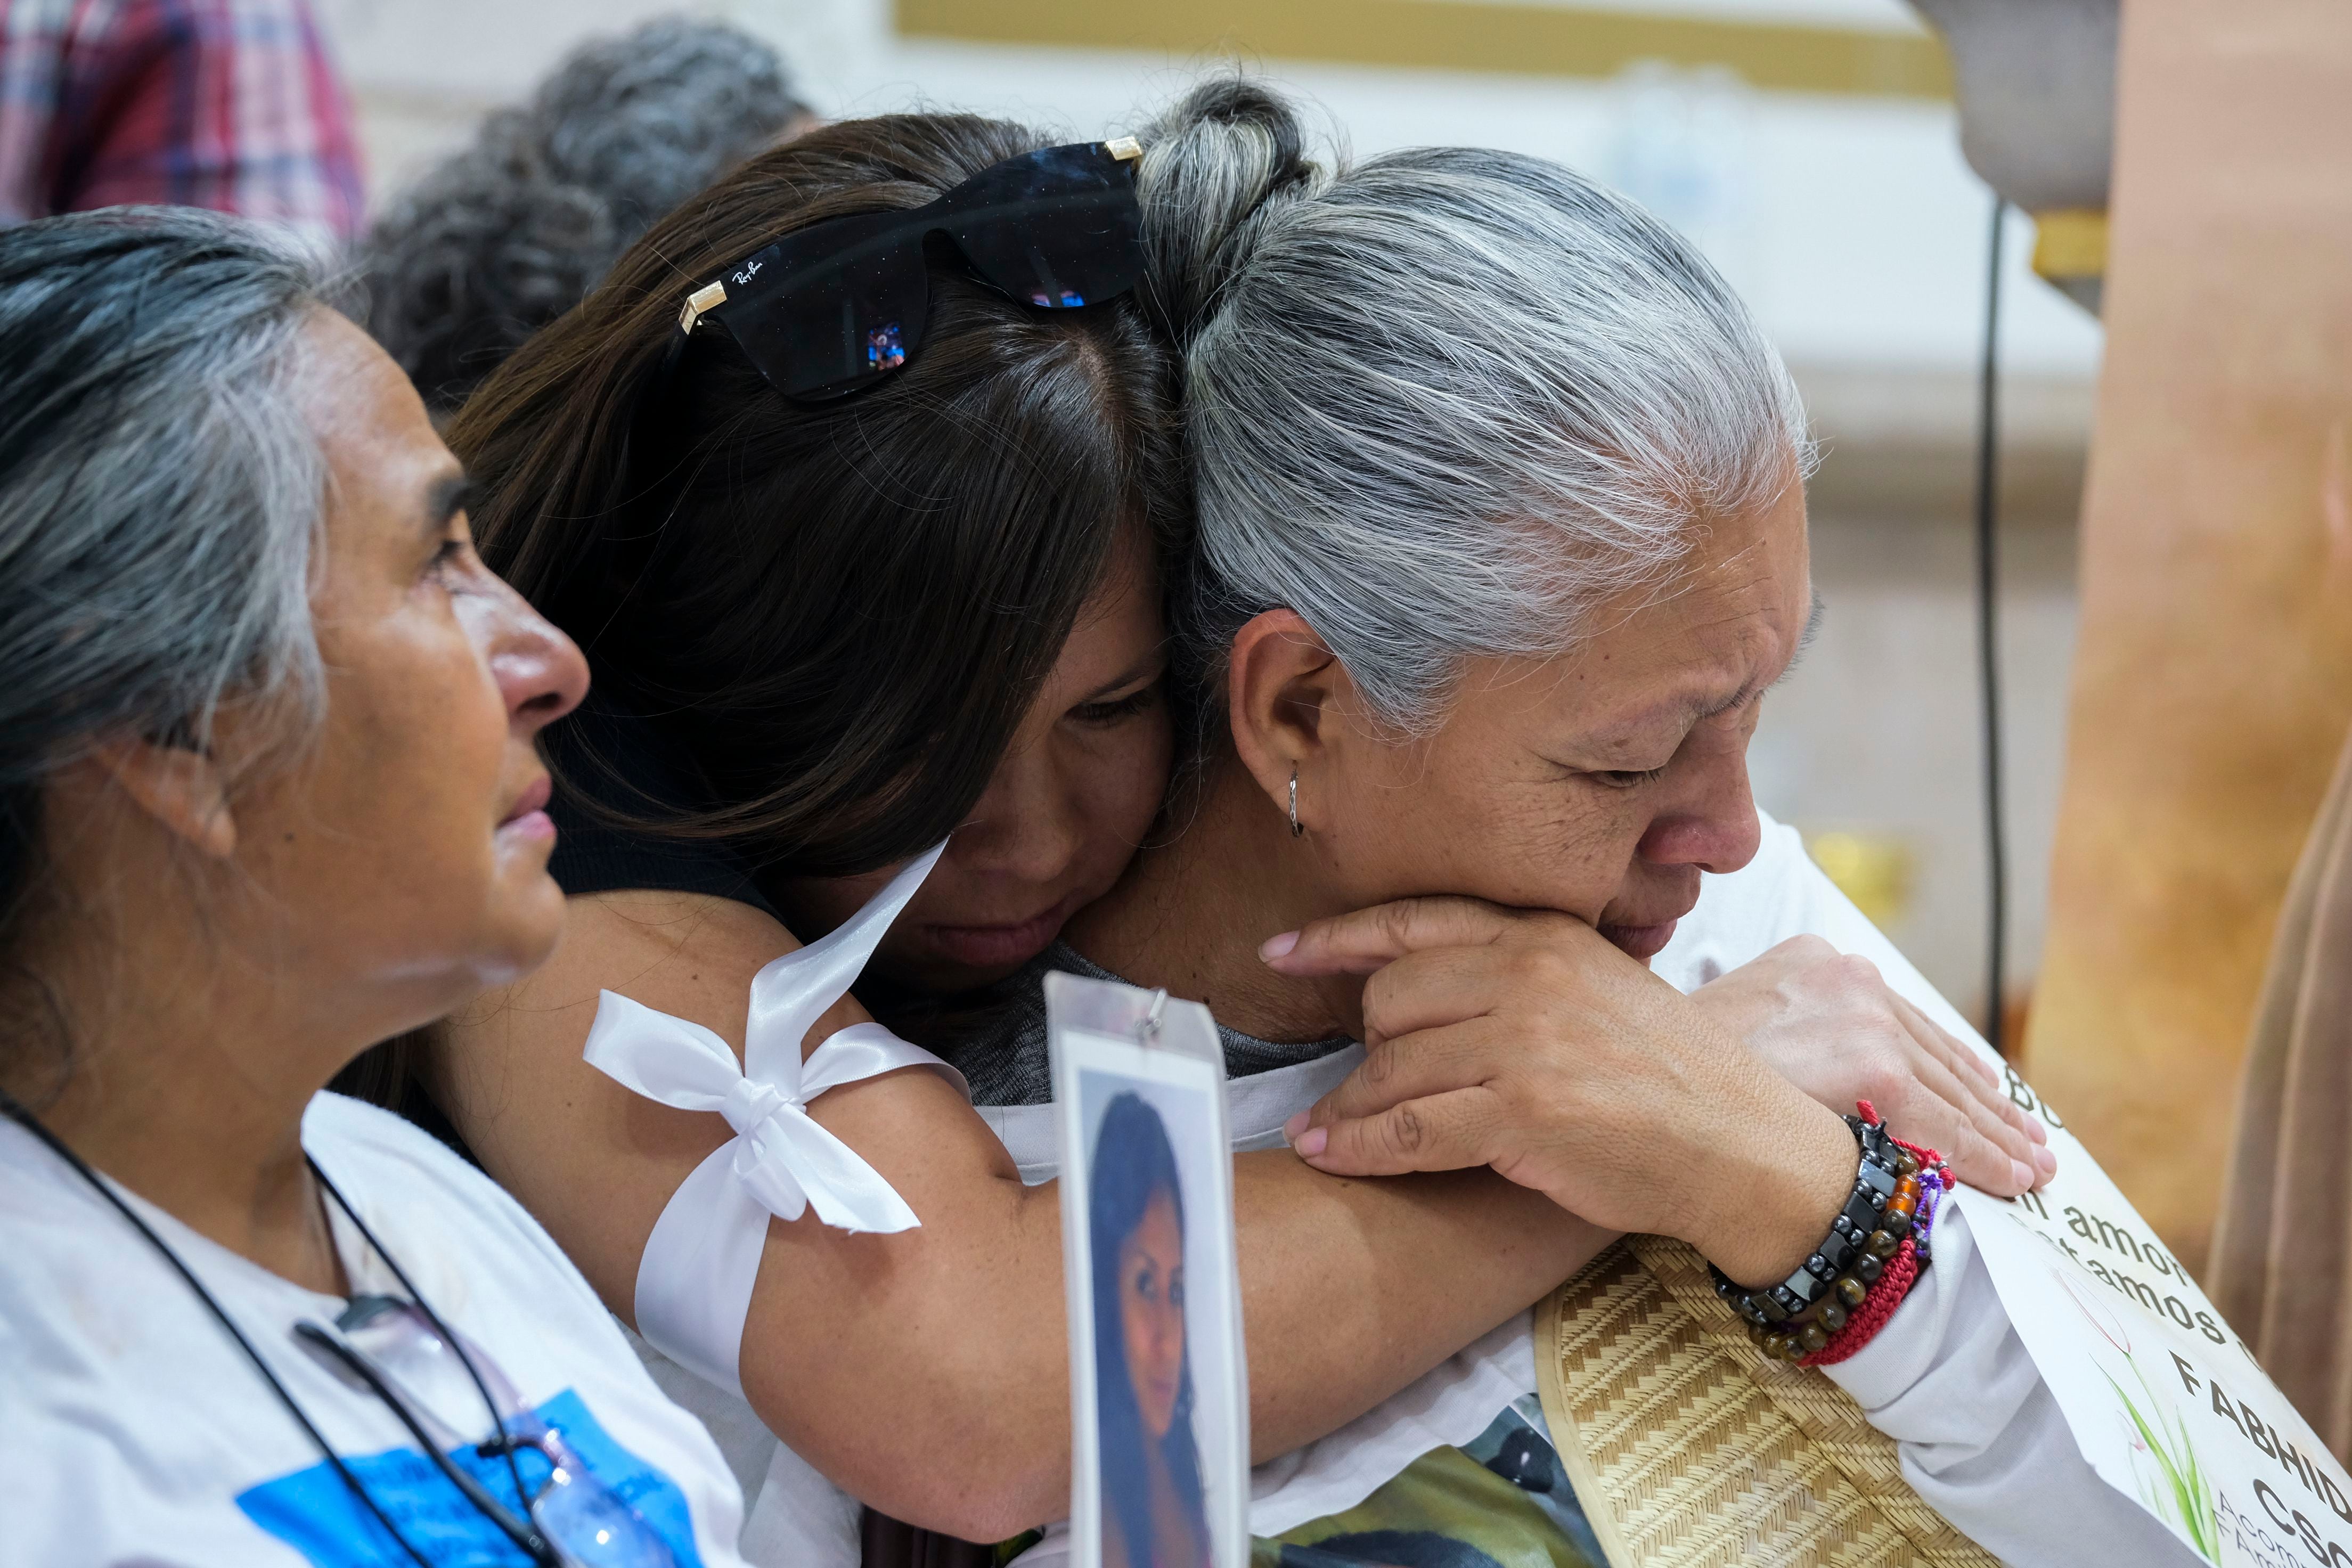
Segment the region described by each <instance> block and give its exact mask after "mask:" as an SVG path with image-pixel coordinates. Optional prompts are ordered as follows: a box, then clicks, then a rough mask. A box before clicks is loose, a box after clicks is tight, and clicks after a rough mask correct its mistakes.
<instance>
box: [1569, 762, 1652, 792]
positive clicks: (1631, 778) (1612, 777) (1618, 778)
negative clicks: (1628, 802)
mask: <svg viewBox="0 0 2352 1568" xmlns="http://www.w3.org/2000/svg"><path fill="white" fill-rule="evenodd" d="M1665 771H1666V770H1665V769H1664V768H1662V767H1661V768H1643V770H1642V771H1641V772H1639V773H1632V772H1628V771H1626V770H1624V769H1622V768H1603V769H1600V770H1598V771H1596V772H1594V773H1591V774H1589V775H1588V776H1589V777H1591V778H1595V779H1598V780H1600V781H1601V784H1604V785H1605V786H1607V787H1608V788H1610V789H1638V788H1640V787H1641V786H1642V785H1643V784H1654V783H1656V782H1657V781H1658V780H1659V779H1660V778H1662V777H1664V774H1665Z"/></svg>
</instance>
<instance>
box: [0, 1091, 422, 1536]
mask: <svg viewBox="0 0 2352 1568" xmlns="http://www.w3.org/2000/svg"><path fill="white" fill-rule="evenodd" d="M0 1114H5V1115H6V1116H7V1117H8V1118H9V1120H11V1121H15V1122H16V1124H17V1125H18V1126H20V1127H22V1128H24V1130H25V1131H27V1132H29V1133H31V1134H32V1135H33V1136H34V1137H35V1138H37V1139H38V1140H40V1142H41V1143H42V1145H43V1146H44V1147H46V1148H47V1150H48V1151H49V1152H51V1153H53V1154H55V1155H56V1156H57V1157H58V1159H60V1160H63V1161H64V1162H65V1163H67V1164H68V1165H70V1166H72V1167H73V1170H74V1173H75V1174H77V1175H79V1176H80V1177H81V1179H82V1180H83V1181H85V1182H88V1183H89V1184H90V1185H91V1186H92V1187H93V1188H95V1189H97V1191H98V1194H99V1195H100V1196H101V1197H103V1198H104V1199H106V1201H107V1202H108V1203H110V1204H112V1205H114V1206H115V1208H116V1209H117V1210H118V1211H120V1212H121V1215H122V1217H123V1218H124V1219H127V1220H129V1221H130V1222H131V1226H132V1227H133V1228H134V1229H136V1230H137V1231H138V1232H139V1234H140V1235H142V1236H143V1237H146V1238H147V1240H148V1241H149V1243H150V1244H152V1246H153V1247H154V1248H155V1250H156V1251H158V1252H160V1253H162V1254H163V1258H164V1261H166V1262H168V1263H169V1264H171V1266H172V1267H173V1268H174V1269H175V1270H177V1271H178V1273H179V1276H180V1278H181V1279H184V1280H186V1281H187V1282H188V1289H191V1290H194V1292H195V1293H196V1298H197V1300H201V1301H202V1302H204V1304H205V1308H206V1310H209V1311H210V1312H211V1313H212V1315H213V1316H214V1317H215V1318H216V1319H218V1320H219V1321H220V1326H221V1327H222V1328H224V1329H226V1330H227V1331H228V1337H229V1338H231V1339H233V1340H235V1341H236V1344H237V1348H238V1349H239V1350H241V1351H243V1352H245V1354H246V1359H247V1360H248V1361H250V1362H252V1363H253V1364H254V1368H255V1370H256V1371H257V1372H259V1373H261V1376H262V1380H263V1381H264V1382H266V1383H268V1384H269V1387H270V1392H272V1393H274V1394H277V1395H278V1403H280V1404H282V1405H285V1406H286V1409H287V1412H288V1413H289V1415H292V1416H293V1417H294V1420H295V1422H296V1424H297V1425H299V1426H300V1427H301V1428H302V1430H303V1431H304V1432H306V1433H308V1434H310V1441H311V1442H313V1443H315V1444H317V1445H318V1447H319V1452H320V1453H321V1454H324V1455H325V1456H326V1457H327V1463H328V1464H329V1465H331V1466H332V1467H333V1468H334V1471H335V1474H336V1475H338V1476H340V1477H341V1478H342V1482H343V1485H345V1486H346V1487H349V1488H350V1489H351V1491H352V1496H353V1497H356V1498H358V1499H359V1500H360V1503H361V1505H362V1507H364V1508H365V1509H366V1510H368V1512H369V1513H371V1514H373V1515H374V1516H375V1521H376V1522H377V1523H378V1524H380V1525H382V1526H383V1528H384V1531H385V1532H386V1533H388V1534H389V1535H390V1536H391V1537H392V1539H393V1540H394V1542H397V1543H398V1545H399V1547H400V1549H401V1550H402V1551H403V1552H406V1553H407V1554H408V1555H409V1556H410V1557H411V1558H413V1559H415V1562H416V1564H417V1568H433V1563H432V1562H431V1560H430V1559H428V1558H427V1557H426V1556H425V1554H424V1553H423V1552H419V1551H417V1550H416V1548H415V1546H414V1545H413V1544H411V1543H410V1542H409V1539H408V1537H406V1536H405V1535H403V1534H402V1533H401V1532H400V1527H399V1526H398V1525H395V1524H394V1523H393V1522H392V1519H391V1516H390V1515H388V1514H386V1513H385V1512H384V1511H383V1507H382V1506H381V1505H380V1504H378V1503H377V1501H376V1500H375V1499H374V1498H373V1497H372V1496H370V1495H369V1493H368V1489H367V1488H366V1487H364V1486H362V1485H361V1484H360V1479H359V1477H357V1476H355V1475H353V1474H352V1471H351V1467H350V1466H348V1465H346V1464H344V1463H343V1460H342V1456H341V1455H340V1454H338V1453H336V1452H335V1450H334V1447H333V1445H331V1444H330V1443H329V1442H328V1441H327V1438H326V1435H325V1434H323V1433H321V1432H320V1430H319V1428H318V1427H317V1426H314V1425H312V1424H311V1421H310V1416H309V1415H306V1414H304V1412H303V1409H302V1407H301V1406H300V1405H298V1404H296V1403H295V1402H294V1395H293V1394H290V1393H289V1392H288V1391H287V1387H286V1385H285V1384H282V1383H280V1382H278V1373H275V1372H273V1371H271V1370H270V1366H269V1363H268V1362H266V1361H264V1360H262V1358H261V1352H259V1351H257V1350H256V1349H255V1348H254V1346H253V1342H252V1341H251V1340H248V1339H247V1338H246V1337H245V1331H244V1330H242V1329H240V1328H238V1327H237V1326H236V1320H235V1319H233V1318H231V1317H230V1316H229V1315H228V1311H227V1310H226V1308H224V1307H222V1305H221V1304H220V1303H219V1302H218V1301H216V1300H214V1299H213V1293H212V1292H211V1291H210V1290H207V1289H205V1282H204V1281H203V1280H201V1279H197V1278H196V1275H195V1270H194V1269H192V1268H189V1267H188V1266H187V1264H186V1263H184V1262H183V1261H182V1260H181V1258H180V1255H179V1254H178V1253H176V1252H174V1251H173V1250H172V1248H171V1246H170V1245H169V1244H168V1243H166V1242H165V1241H164V1239H163V1237H160V1236H157V1235H156V1234H155V1232H154V1230H153V1229H152V1227H150V1226H149V1225H148V1224H147V1222H146V1221H145V1220H143V1219H142V1218H140V1217H139V1211H138V1210H136V1209H134V1208H132V1207H131V1205H129V1204H127V1203H125V1202H123V1200H122V1197H121V1194H119V1193H117V1192H116V1191H115V1190H114V1189H113V1188H112V1187H110V1186H108V1185H107V1184H106V1183H105V1182H104V1181H103V1180H102V1179H101V1178H100V1176H99V1173H97V1172H96V1171H93V1170H91V1169H90V1168H89V1165H88V1164H86V1163H83V1160H82V1157H81V1156H80V1155H79V1154H77V1153H75V1152H73V1150H72V1149H70V1148H68V1146H67V1144H66V1142H65V1141H64V1140H63V1139H61V1138H59V1137H58V1135H57V1134H56V1133H54V1132H52V1131H49V1130H48V1129H47V1127H46V1126H44V1125H42V1123H41V1121H40V1119H39V1118H38V1117H37V1116H35V1115H34V1114H33V1113H32V1112H31V1111H30V1110H26V1107H25V1106H24V1104H23V1103H22V1102H21V1101H19V1100H17V1099H16V1096H15V1095H13V1094H10V1093H9V1092H8V1091H7V1090H5V1089H0ZM387 1261H388V1260H387Z"/></svg>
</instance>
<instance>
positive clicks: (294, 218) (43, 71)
mask: <svg viewBox="0 0 2352 1568" xmlns="http://www.w3.org/2000/svg"><path fill="white" fill-rule="evenodd" d="M124 203H158V204H168V205H180V206H201V207H213V208H216V209H218V210H219V211H222V212H229V213H236V214H238V215H240V216H246V217H252V218H260V219H267V220H270V221H273V222H278V223H283V224H286V225H288V226H289V227H291V228H293V229H294V230H296V231H297V232H299V234H301V235H302V236H303V237H305V238H307V239H309V240H310V241H312V242H313V243H334V242H340V241H343V240H347V239H349V238H351V237H352V236H353V235H354V234H355V233H356V232H357V231H358V229H359V226H360V219H361V207H362V192H361V185H360V163H359V155H358V153H357V151H356V149H355V147H354V144H353V142H352V112H351V104H350V102H349V100H347V99H346V98H345V96H344V93H343V89H342V84H341V82H340V81H339V80H338V79H336V76H335V73H334V69H333V67H332V66H331V64H330V63H329V61H328V59H327V54H326V49H325V47H324V45H323V44H322V42H321V41H320V37H319V28H318V24H317V21H316V19H315V18H314V17H313V16H311V14H310V3H309V0H0V224H5V223H21V222H23V221H25V220H26V219H28V218H37V217H45V216H48V215H50V214H52V213H62V212H78V211H82V210H85V209H88V208H90V207H104V206H115V205H121V204H124Z"/></svg>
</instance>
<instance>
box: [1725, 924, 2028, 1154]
mask: <svg viewBox="0 0 2352 1568" xmlns="http://www.w3.org/2000/svg"><path fill="white" fill-rule="evenodd" d="M1691 1000H1692V1001H1693V1002H1695V1003H1696V1004H1697V1005H1699V1006H1700V1007H1702V1008H1704V1009H1706V1011H1707V1012H1708V1013H1710V1014H1712V1015H1713V1016H1714V1017H1715V1019H1716V1021H1717V1022H1718V1023H1720V1024H1721V1025H1723V1026H1724V1027H1726V1028H1727V1029H1728V1030H1729V1031H1730V1032H1731V1033H1732V1035H1733V1036H1735V1037H1738V1039H1740V1040H1741V1041H1743V1042H1745V1043H1746V1045H1747V1046H1748V1048H1749V1049H1750V1050H1753V1051H1755V1052H1756V1053H1757V1054H1758V1055H1759V1056H1760V1057H1762V1058H1764V1059H1765V1060H1766V1061H1768V1062H1769V1063H1770V1064H1771V1065H1772V1066H1773V1068H1776V1069H1777V1070H1778V1071H1779V1072H1780V1075H1781V1076H1782V1077H1784V1078H1786V1079H1789V1080H1790V1082H1791V1083H1794V1084H1795V1085H1796V1086H1797V1087H1798V1088H1799V1089H1803V1090H1804V1091H1805V1092H1806V1093H1807V1094H1809V1095H1811V1096H1812V1097H1813V1098H1814V1099H1815V1100H1820V1101H1821V1102H1822V1104H1823V1105H1826V1106H1828V1107H1830V1108H1831V1109H1832V1110H1841V1109H1851V1108H1852V1107H1853V1103H1854V1102H1855V1101H1856V1100H1869V1101H1870V1102H1871V1104H1872V1106H1873V1108H1874V1109H1875V1110H1877V1111H1878V1113H1879V1114H1880V1115H1881V1116H1884V1117H1885V1118H1886V1121H1887V1123H1888V1125H1890V1126H1892V1127H1894V1128H1895V1129H1896V1130H1897V1131H1899V1132H1900V1133H1901V1134H1902V1136H1903V1137H1904V1138H1905V1139H1906V1140H1907V1141H1909V1142H1914V1143H1922V1144H1926V1145H1927V1146H1929V1147H1931V1148H1934V1149H1935V1150H1937V1152H1940V1153H1942V1154H1943V1155H1944V1156H1945V1158H1947V1159H1948V1160H1949V1161H1950V1162H1951V1163H1952V1170H1953V1173H1955V1174H1956V1175H1958V1177H1959V1178H1960V1180H1962V1181H1964V1182H1966V1183H1968V1184H1969V1185H1970V1186H1975V1187H1981V1188H1983V1189H1985V1190H1986V1191H1987V1192H1991V1193H1998V1194H2000V1195H2001V1196H2003V1197H2008V1196H2012V1195H2014V1194H2018V1193H2021V1192H2023V1191H2025V1190H2026V1189H2028V1188H2030V1187H2035V1186H2039V1185H2040V1184H2042V1183H2043V1182H2045V1181H2047V1180H2049V1179H2050V1177H2051V1176H2052V1175H2053V1173H2055V1172H2056V1171H2057V1169H2058V1161H2057V1158H2056V1157H2055V1156H2054V1155H2053V1154H2052V1153H2051V1152H2050V1150H2049V1147H2048V1142H2049V1136H2048V1134H2047V1133H2045V1132H2043V1131H2042V1124H2041V1123H2040V1122H2038V1121H2034V1120H2033V1119H2032V1117H2030V1116H2028V1115H2026V1114H2025V1112H2024V1111H2022V1110H2019V1109H2018V1108H2017V1107H2016V1106H2015V1105H2013V1104H2011V1101H2010V1099H2009V1096H2008V1094H2007V1093H2006V1092H2004V1091H2003V1089H2001V1084H2000V1074H1999V1073H1998V1072H1996V1071H1995V1070H1994V1069H1993V1067H1992V1065H1991V1064H1990V1062H1988V1061H1987V1060H1985V1058H1984V1057H1983V1056H1982V1055H1980V1054H1979V1052H1977V1051H1976V1050H1974V1049H1972V1048H1970V1047H1969V1046H1968V1045H1966V1044H1965V1043H1963V1042H1962V1041H1960V1040H1959V1039H1958V1038H1956V1037H1954V1036H1953V1035H1952V1034H1951V1033H1950V1032H1949V1031H1948V1030H1946V1029H1945V1028H1944V1027H1943V1026H1940V1025H1938V1024H1937V1022H1936V1021H1935V1020H1934V1019H1933V1018H1930V1017H1929V1016H1927V1014H1926V1013H1924V1012H1922V1011H1921V1010H1920V1009H1919V1008H1918V1007H1917V1006H1916V1005H1915V1004H1913V1003H1912V1002H1910V1001H1909V1000H1907V999H1906V997H1904V996H1903V994H1901V993H1900V992H1897V991H1896V990H1895V988H1894V987H1893V986H1891V985H1889V984H1887V983H1886V978H1885V976H1884V975H1883V974H1881V973H1879V972H1878V966H1877V965H1876V964H1874V963H1871V962H1870V960H1868V959H1866V958H1864V957H1861V956H1860V955H1858V954H1853V953H1842V952H1838V950H1837V949H1835V948H1833V947H1832V946H1831V945H1830V944H1829V943H1828V942H1824V941H1822V939H1821V938H1820V937H1817V936H1797V937H1791V938H1790V939H1789V940H1788V941H1787V942H1782V943H1781V944H1780V946H1778V947H1776V948H1773V949H1772V950H1771V951H1770V952H1767V953H1765V954H1764V955H1763V956H1761V957H1760V958H1756V959H1752V960H1750V961H1749V962H1748V963H1743V964H1741V965H1740V966H1739V967H1738V968H1737V969H1735V970H1732V971H1731V972H1729V973H1727V974H1725V975H1723V976H1722V977H1721V978H1719V979H1717V980H1715V981H1712V982H1710V983H1708V984H1705V985H1702V986H1700V987H1699V988H1698V989H1697V990H1696V991H1694V992H1692V993H1691Z"/></svg>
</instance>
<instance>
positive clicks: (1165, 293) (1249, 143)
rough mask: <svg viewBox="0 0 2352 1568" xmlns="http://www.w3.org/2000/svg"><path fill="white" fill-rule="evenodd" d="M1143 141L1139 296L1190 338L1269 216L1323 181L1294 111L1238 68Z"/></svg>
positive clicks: (1177, 336) (1163, 325) (1195, 92)
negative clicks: (1146, 261) (1144, 260)
mask: <svg viewBox="0 0 2352 1568" xmlns="http://www.w3.org/2000/svg"><path fill="white" fill-rule="evenodd" d="M1141 141H1142V142H1143V144H1144V153H1143V164H1142V168H1141V170H1140V172H1139V174H1138V176H1137V186H1138V195H1139V199H1140V200H1141V202H1142V205H1143V243H1144V249H1145V252H1146V254H1147V255H1148V256H1149V258H1150V268H1151V274H1150V279H1149V280H1148V281H1147V283H1146V286H1145V289H1144V297H1145V300H1146V302H1147V304H1148V306H1149V308H1150V310H1151V313H1152V314H1153V316H1154V317H1155V318H1156V319H1157V320H1158V321H1159V324H1160V329H1161V330H1162V331H1165V332H1166V333H1167V334H1168V336H1169V337H1170V338H1171V340H1172V341H1173V342H1176V343H1177V344H1179V345H1180V346H1181V345H1183V344H1186V343H1189V342H1191V341H1192V338H1193V337H1194V336H1195V335H1196V334H1197V333H1198V332H1199V331H1201V329H1202V326H1204V325H1205V324H1206V323H1207V321H1208V319H1209V318H1210V317H1211V316H1212V315H1213V314H1214V313H1215V310H1216V308H1217V303H1218V298H1219V296H1220V295H1221V294H1222V293H1223V289H1224V287H1225V285H1226V283H1227V282H1228V281H1229V280H1230V279H1232V278H1233V276H1234V274H1235V273H1236V272H1238V271H1239V270H1240V269H1241V268H1242V266H1243V264H1244V262H1246V261H1247V260H1248V258H1249V256H1250V253H1251V252H1252V250H1253V249H1254V248H1255V244H1256V237H1257V235H1258V233H1259V232H1260V230H1261V229H1263V227H1264V226H1265V220H1266V218H1267V217H1268V216H1270V215H1271V214H1272V213H1273V212H1275V211H1276V210H1278V209H1279V208H1281V207H1283V206H1286V205H1289V204H1290V202H1291V201H1293V200H1303V199H1305V198H1306V197H1307V196H1310V195H1314V193H1315V192H1316V191H1317V190H1319V189H1320V188H1321V186H1322V184H1323V182H1324V179H1325V178H1326V175H1325V172H1324V171H1323V169H1322V168H1321V167H1320V166H1319V165H1318V164H1317V163H1315V162H1314V161H1313V160H1312V159H1310V158H1308V157H1307V151H1306V148H1307V136H1306V131H1305V128H1304V127H1303V126H1302V125H1301V124H1300V121H1299V115H1298V111H1297V109H1296V108H1294V107H1293V106H1292V104H1291V102H1290V100H1288V99H1287V98H1286V97H1284V96H1283V95H1282V94H1281V93H1279V92H1277V91H1276V90H1275V89H1273V88H1270V87H1267V86H1265V84H1263V83H1261V82H1256V81H1253V80H1251V79H1248V78H1246V77H1243V76H1238V75H1235V76H1223V77H1219V78H1217V79H1214V80H1211V81H1204V82H1202V83H1201V84H1200V85H1199V86H1198V87H1195V88H1194V89H1192V91H1190V92H1188V93H1186V94H1185V95H1184V96H1183V98H1182V99H1181V100H1179V101H1178V102H1177V104H1176V106H1175V107H1174V108H1173V109H1171V110H1169V111H1168V112H1167V113H1166V114H1164V115H1162V116H1161V117H1160V119H1159V121H1156V122H1155V123H1154V124H1153V125H1152V126H1151V128H1150V130H1148V131H1146V132H1144V133H1143V135H1142V137H1141Z"/></svg>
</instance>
